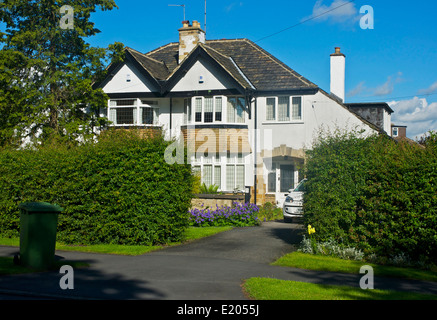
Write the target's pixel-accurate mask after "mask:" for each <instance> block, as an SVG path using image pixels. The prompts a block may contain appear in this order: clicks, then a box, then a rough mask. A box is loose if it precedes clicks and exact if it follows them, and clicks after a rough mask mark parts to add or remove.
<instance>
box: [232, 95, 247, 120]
mask: <svg viewBox="0 0 437 320" xmlns="http://www.w3.org/2000/svg"><path fill="white" fill-rule="evenodd" d="M245 106H246V101H245V99H244V98H238V97H229V98H228V108H227V113H228V122H229V123H244V122H245V112H244V111H245Z"/></svg>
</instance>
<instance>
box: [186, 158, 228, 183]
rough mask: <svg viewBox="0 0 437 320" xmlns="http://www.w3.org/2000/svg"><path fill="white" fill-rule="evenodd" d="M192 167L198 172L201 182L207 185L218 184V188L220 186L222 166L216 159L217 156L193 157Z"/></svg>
mask: <svg viewBox="0 0 437 320" xmlns="http://www.w3.org/2000/svg"><path fill="white" fill-rule="evenodd" d="M192 160H193V169H195V171H196V172H197V173H198V174H200V177H201V182H202V184H203V183H204V184H205V185H206V186H207V187H209V186H211V185H216V186H218V189H219V190H221V188H222V183H221V180H222V177H221V174H222V168H221V165H220V162H219V161H217V156H216V155H214V156H212V157H211V156H206V155H202V156H200V157H199V156H198V157H194V158H193V159H192Z"/></svg>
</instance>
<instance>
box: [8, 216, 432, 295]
mask: <svg viewBox="0 0 437 320" xmlns="http://www.w3.org/2000/svg"><path fill="white" fill-rule="evenodd" d="M301 228H302V227H301V226H299V225H297V224H286V223H283V222H279V221H278V222H268V223H263V224H262V226H260V227H248V228H236V229H233V230H230V231H226V232H223V233H220V234H217V235H214V236H211V237H208V238H204V239H200V240H196V241H194V242H192V243H189V244H184V245H180V246H176V247H169V248H166V249H164V250H159V251H155V252H152V253H148V254H144V255H141V256H119V255H106V254H91V253H78V252H67V251H57V252H56V255H57V256H58V258H60V259H68V260H82V261H88V262H89V263H90V267H89V268H79V269H75V270H74V289H72V290H68V289H67V290H62V289H61V288H60V286H59V281H60V279H61V277H62V276H63V274H59V273H58V272H43V273H33V274H23V275H13V276H0V299H1V298H3V299H18V298H23V297H24V298H26V297H27V298H32V299H33V298H42V299H60V298H64V299H116V300H119V299H156V300H242V299H247V297H245V296H244V294H243V292H242V290H241V283H242V281H243V280H244V279H247V278H250V277H271V278H278V279H285V280H295V281H304V282H313V283H324V284H342V285H351V286H359V279H360V276H361V275H344V274H335V273H324V272H314V271H308V270H300V269H294V268H285V267H278V266H271V265H269V263H271V262H273V261H274V260H276V259H277V258H279V257H280V256H282V255H283V254H285V253H288V252H291V251H293V250H295V248H296V247H295V246H296V244H298V243H299V242H300V239H301V237H300V235H299V233H300V231H301ZM16 252H17V248H12V247H0V256H8V255H9V256H11V255H13V254H14V253H16ZM375 285H380V287H383V286H396V287H397V289H400V290H408V291H411V290H414V289H415V288H416V287H415V285H416V283H411V284H409V283H407V282H399V281H391V282H389V283H385V282H377V281H375ZM378 288H379V287H378ZM423 288H424V287H420V289H423ZM426 289H428V290H431V292H435V293H436V294H437V290H436V286H435V284H429V288H428V287H427V288H426ZM433 290H434V291H433Z"/></svg>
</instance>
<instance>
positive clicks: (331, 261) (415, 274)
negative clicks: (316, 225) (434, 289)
mask: <svg viewBox="0 0 437 320" xmlns="http://www.w3.org/2000/svg"><path fill="white" fill-rule="evenodd" d="M273 265H277V266H283V267H294V268H300V269H308V270H318V271H332V272H342V273H353V274H358V273H359V272H360V268H361V267H362V266H363V265H369V266H371V267H372V268H373V271H374V275H375V276H381V277H397V278H403V279H412V280H424V281H437V272H434V271H429V270H420V269H413V268H400V267H394V266H382V265H376V264H371V263H367V262H363V261H352V260H344V259H339V258H334V257H329V256H321V255H312V254H307V253H302V252H292V253H289V254H286V255H284V256H282V257H281V258H279V259H278V260H276V261H275V262H274V263H273Z"/></svg>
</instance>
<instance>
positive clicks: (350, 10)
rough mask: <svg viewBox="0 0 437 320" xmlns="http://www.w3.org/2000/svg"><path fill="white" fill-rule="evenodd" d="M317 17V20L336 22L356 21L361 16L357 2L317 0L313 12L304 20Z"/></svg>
mask: <svg viewBox="0 0 437 320" xmlns="http://www.w3.org/2000/svg"><path fill="white" fill-rule="evenodd" d="M310 18H317V19H316V21H327V20H329V21H331V22H334V23H343V22H355V21H357V20H358V19H359V18H360V16H359V12H358V10H357V8H356V7H355V3H351V2H349V1H346V0H334V1H333V2H332V3H331V4H330V5H325V4H323V0H317V2H316V3H315V5H314V7H313V14H312V15H311V16H309V17H306V18H304V19H302V20H307V19H310Z"/></svg>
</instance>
